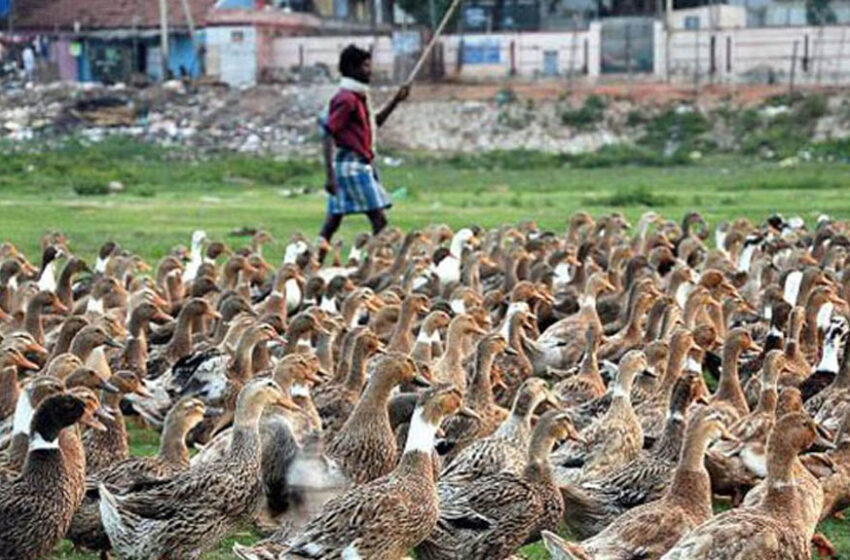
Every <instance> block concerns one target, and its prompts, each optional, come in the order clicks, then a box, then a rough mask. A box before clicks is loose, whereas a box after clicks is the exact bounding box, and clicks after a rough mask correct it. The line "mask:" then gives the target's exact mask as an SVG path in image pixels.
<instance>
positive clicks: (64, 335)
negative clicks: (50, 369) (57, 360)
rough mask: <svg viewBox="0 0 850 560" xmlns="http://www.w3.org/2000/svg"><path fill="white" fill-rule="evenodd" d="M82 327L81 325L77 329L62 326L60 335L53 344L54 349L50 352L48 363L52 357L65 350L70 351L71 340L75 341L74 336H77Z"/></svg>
mask: <svg viewBox="0 0 850 560" xmlns="http://www.w3.org/2000/svg"><path fill="white" fill-rule="evenodd" d="M81 328H82V326H80V327H79V328H77V329H76V330H75V329H72V328H62V329H60V330H59V337H58V338H57V339H56V343H55V344H54V345H53V351H52V352H51V353H50V358H49V359H48V363H49V362H50V359H52V358H54V357H56V356H58V355H59V354H64V353H65V352H68V351H69V348H70V347H71V342H73V340H74V337H75V336H77V333H78V332H80V329H81Z"/></svg>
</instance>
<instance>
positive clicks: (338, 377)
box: [331, 331, 357, 385]
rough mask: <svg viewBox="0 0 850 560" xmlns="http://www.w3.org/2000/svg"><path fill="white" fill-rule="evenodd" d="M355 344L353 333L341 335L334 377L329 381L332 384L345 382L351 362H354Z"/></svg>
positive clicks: (355, 339) (355, 338)
mask: <svg viewBox="0 0 850 560" xmlns="http://www.w3.org/2000/svg"><path fill="white" fill-rule="evenodd" d="M356 344H357V337H356V336H355V333H354V332H352V331H348V332H347V333H345V334H344V335H343V337H342V341H341V343H340V349H339V358H338V359H337V363H336V369H335V370H334V377H333V379H332V380H331V383H332V384H334V385H341V384H343V383H344V382H345V379H346V378H347V377H348V373H349V372H350V371H351V362H352V361H353V360H354V348H355V345H356Z"/></svg>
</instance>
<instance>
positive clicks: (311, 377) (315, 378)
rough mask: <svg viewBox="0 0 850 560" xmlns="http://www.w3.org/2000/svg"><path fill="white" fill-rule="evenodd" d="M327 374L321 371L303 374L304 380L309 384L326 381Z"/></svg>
mask: <svg viewBox="0 0 850 560" xmlns="http://www.w3.org/2000/svg"><path fill="white" fill-rule="evenodd" d="M326 376H327V374H326V373H325V372H324V371H322V370H320V369H319V370H316V371H312V370H307V371H306V372H304V379H306V380H307V381H310V382H311V383H321V382H322V379H326Z"/></svg>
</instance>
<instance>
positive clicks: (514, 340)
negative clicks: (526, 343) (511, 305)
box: [507, 313, 524, 352]
mask: <svg viewBox="0 0 850 560" xmlns="http://www.w3.org/2000/svg"><path fill="white" fill-rule="evenodd" d="M522 333H523V331H522V317H521V316H520V315H519V314H518V313H517V314H515V315H514V316H513V317H511V322H510V324H509V325H508V336H507V339H508V345H509V346H510V347H511V349H513V350H515V351H516V352H524V350H523V347H522Z"/></svg>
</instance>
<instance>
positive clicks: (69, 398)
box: [30, 394, 87, 451]
mask: <svg viewBox="0 0 850 560" xmlns="http://www.w3.org/2000/svg"><path fill="white" fill-rule="evenodd" d="M86 410H87V407H86V403H85V402H84V401H83V400H81V399H80V398H78V397H76V396H74V395H70V394H59V395H54V396H51V397H48V398H46V399H45V400H44V402H42V403H41V404H40V405H39V407H38V410H37V411H36V412H35V415H34V417H33V420H32V432H31V433H32V436H31V438H30V450H31V451H39V450H58V449H59V433H60V432H61V431H62V430H63V429H65V428H67V427H68V426H72V425H74V424H76V423H77V422H78V421H79V420H80V419H81V418H82V417H83V415H84V414H85V413H86Z"/></svg>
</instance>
